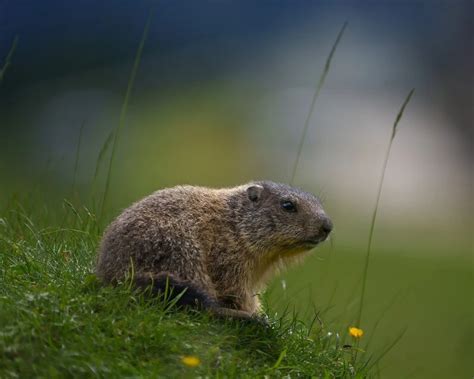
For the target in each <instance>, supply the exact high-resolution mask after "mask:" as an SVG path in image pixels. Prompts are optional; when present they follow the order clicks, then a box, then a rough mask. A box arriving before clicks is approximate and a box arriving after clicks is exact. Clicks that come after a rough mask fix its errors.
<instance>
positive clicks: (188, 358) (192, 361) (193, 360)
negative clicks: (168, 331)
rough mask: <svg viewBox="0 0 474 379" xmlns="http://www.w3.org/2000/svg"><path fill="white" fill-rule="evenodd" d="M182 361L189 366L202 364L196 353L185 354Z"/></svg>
mask: <svg viewBox="0 0 474 379" xmlns="http://www.w3.org/2000/svg"><path fill="white" fill-rule="evenodd" d="M181 362H182V363H183V364H184V365H186V366H188V367H196V366H199V365H200V364H201V360H200V359H199V358H198V357H195V356H194V355H185V356H184V357H182V358H181Z"/></svg>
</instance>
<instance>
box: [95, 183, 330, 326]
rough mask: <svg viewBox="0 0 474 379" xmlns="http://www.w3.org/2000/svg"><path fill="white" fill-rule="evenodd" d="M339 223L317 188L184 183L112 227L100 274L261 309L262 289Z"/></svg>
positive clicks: (210, 305) (233, 311)
mask: <svg viewBox="0 0 474 379" xmlns="http://www.w3.org/2000/svg"><path fill="white" fill-rule="evenodd" d="M331 230H332V223H331V220H330V219H329V217H328V216H327V215H326V213H325V212H324V210H323V209H322V206H321V203H320V201H319V200H318V198H317V197H315V196H314V195H312V194H310V193H307V192H304V191H302V190H299V189H296V188H293V187H290V186H288V185H285V184H279V183H273V182H270V181H259V182H251V183H248V184H245V185H241V186H237V187H233V188H223V189H211V188H204V187H195V186H178V187H174V188H167V189H162V190H159V191H156V192H155V193H153V194H151V195H150V196H148V197H145V198H144V199H142V200H140V201H138V202H137V203H135V204H133V205H132V206H131V207H129V208H127V209H126V210H125V211H123V213H122V214H121V215H120V216H118V217H117V218H116V219H115V220H114V221H113V222H112V223H111V224H110V226H109V227H108V228H107V230H106V231H105V233H104V236H103V238H102V242H101V245H100V251H99V257H98V264H97V275H98V277H99V278H100V279H102V280H103V281H105V282H106V283H117V282H119V281H121V280H123V279H125V278H126V277H127V275H128V276H129V275H130V273H131V272H132V273H133V274H132V275H133V280H134V283H135V285H136V286H137V287H138V288H142V289H145V288H147V287H150V288H151V289H152V291H153V292H154V293H158V292H160V291H163V289H164V288H165V285H168V286H169V287H173V288H174V290H175V291H176V290H177V291H183V290H184V292H183V295H182V297H181V298H180V299H179V303H180V304H183V305H190V304H193V303H196V305H197V304H199V305H200V306H202V307H204V308H207V309H209V310H210V311H211V312H215V313H216V314H221V315H230V316H235V317H242V318H247V317H252V316H256V315H258V312H259V310H260V302H259V299H258V295H257V294H258V292H260V291H262V289H263V288H264V286H265V284H266V282H267V281H268V280H269V279H270V277H271V276H272V274H274V273H275V271H278V270H279V269H280V268H282V267H284V266H286V265H287V264H288V263H291V262H292V261H295V260H298V259H300V258H301V257H303V256H304V255H305V254H304V253H305V252H308V251H309V250H311V249H312V248H313V247H315V246H316V245H317V244H319V243H320V242H322V241H324V240H325V239H326V238H327V237H328V235H329V233H330V232H331Z"/></svg>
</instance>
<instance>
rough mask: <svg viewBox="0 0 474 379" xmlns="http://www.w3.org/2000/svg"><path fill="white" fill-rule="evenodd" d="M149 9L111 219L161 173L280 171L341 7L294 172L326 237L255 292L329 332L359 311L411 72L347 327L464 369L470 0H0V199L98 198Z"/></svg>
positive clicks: (233, 178)
mask: <svg viewBox="0 0 474 379" xmlns="http://www.w3.org/2000/svg"><path fill="white" fill-rule="evenodd" d="M152 8H153V11H152V22H151V27H150V30H149V34H148V37H147V40H146V42H145V45H144V49H143V56H142V59H141V62H140V65H139V69H138V72H137V76H136V81H135V84H134V87H133V89H132V92H131V98H130V102H129V108H128V112H127V114H126V119H125V124H124V128H123V130H122V131H121V134H120V138H119V141H118V145H117V150H116V156H115V161H114V164H113V167H112V172H111V176H110V193H109V199H108V201H107V207H106V209H105V212H106V213H105V214H106V221H109V220H110V219H111V218H112V217H113V216H114V215H117V214H118V212H119V211H120V209H122V208H124V207H126V206H128V205H129V204H130V203H131V202H133V201H135V200H138V199H139V198H141V197H142V196H144V195H147V194H149V193H151V192H152V191H154V190H156V189H159V188H162V187H168V186H173V185H177V184H185V183H186V184H195V185H205V186H215V187H223V186H234V185H237V184H241V183H243V182H246V181H249V180H252V179H270V180H273V181H280V182H289V181H290V178H291V174H292V167H293V164H294V162H295V159H296V155H297V150H298V143H299V140H300V138H301V133H302V131H303V125H304V121H305V118H306V117H307V114H308V112H309V107H310V104H311V100H312V97H313V94H314V92H315V88H316V83H317V81H318V78H319V76H320V75H321V73H322V71H323V68H324V64H325V61H326V58H327V56H328V54H329V51H330V50H331V47H332V45H333V43H334V41H335V39H336V36H337V33H338V32H339V30H340V29H341V26H342V24H343V23H344V22H345V21H348V23H349V24H348V27H347V29H346V31H345V34H344V36H343V38H342V40H341V42H340V44H339V46H338V48H337V51H336V53H335V55H334V58H333V61H332V64H331V67H330V72H329V74H328V76H327V78H326V82H325V84H324V87H323V88H322V91H321V94H320V96H319V98H318V101H317V103H316V107H315V111H314V114H313V116H312V118H311V120H310V126H309V130H308V134H307V138H306V140H305V142H304V146H303V151H302V155H301V160H300V164H299V166H298V170H297V173H296V178H295V183H294V184H295V185H297V186H299V187H302V188H303V189H305V190H307V191H310V192H313V193H315V194H318V195H320V196H321V197H322V199H323V201H324V206H325V208H326V210H327V212H328V213H329V214H330V215H331V216H332V218H333V221H334V224H335V234H334V238H333V239H332V243H331V244H329V243H328V244H326V246H324V247H322V248H319V249H317V250H316V251H315V254H314V255H313V256H312V257H311V258H309V259H308V261H307V264H305V265H304V266H303V267H298V268H293V269H291V270H290V271H289V272H288V273H286V274H285V275H284V276H282V277H280V278H278V279H276V280H275V281H274V282H273V283H272V285H271V289H270V291H269V296H268V298H269V303H270V306H271V308H272V309H274V310H276V311H279V312H281V310H282V309H284V308H285V307H286V306H287V305H288V304H291V305H292V306H294V307H296V309H297V310H298V311H299V312H300V313H301V314H302V317H306V316H307V318H308V319H310V318H311V312H312V311H313V309H316V310H320V311H324V312H323V315H322V319H323V321H324V322H325V325H324V327H325V328H326V329H327V330H328V331H332V332H339V333H341V336H343V334H345V333H346V330H347V327H348V326H349V325H350V324H351V322H353V321H354V319H355V315H356V312H357V301H358V296H359V293H360V285H361V275H362V271H363V264H364V257H365V249H366V246H367V238H368V231H369V226H370V217H371V213H372V210H373V206H374V202H375V197H376V192H377V184H378V180H379V178H380V174H381V169H382V165H383V158H384V154H385V151H386V149H387V146H388V142H389V139H390V135H391V128H392V125H393V122H394V119H395V117H396V115H397V113H398V111H399V109H400V106H401V104H402V102H403V100H404V99H405V97H406V95H407V94H408V92H409V90H410V89H411V88H413V87H414V88H416V91H415V95H414V96H413V98H412V100H411V102H410V103H409V104H408V106H407V108H406V110H405V114H404V115H403V118H402V120H401V121H400V124H399V129H398V133H397V136H396V138H395V141H394V144H393V148H392V152H391V156H390V160H389V163H388V168H387V173H386V177H385V182H384V187H383V192H382V197H381V202H380V208H379V217H378V220H377V224H376V228H375V236H374V243H373V251H372V260H371V263H370V267H369V277H368V292H367V300H366V306H365V307H364V314H363V323H362V325H360V326H361V327H362V328H363V329H364V330H365V331H366V334H365V336H364V337H365V340H363V341H362V342H363V345H364V343H367V342H370V344H369V348H368V352H367V353H366V354H367V357H368V356H369V355H374V356H375V357H376V356H377V355H379V354H381V353H382V352H383V351H384V348H386V347H389V346H390V344H391V343H392V342H393V341H394V340H395V339H396V338H397V336H398V335H399V334H400V333H401V331H402V330H403V329H405V328H406V332H405V334H404V335H403V337H402V339H401V340H400V341H399V342H398V343H397V344H396V345H395V347H394V348H393V349H392V350H391V351H390V352H389V354H388V355H387V356H386V357H384V359H383V360H382V361H381V362H380V364H379V370H380V372H381V373H382V377H387V378H399V377H407V378H408V377H413V378H447V377H451V378H458V377H459V378H461V377H471V376H472V375H473V374H474V365H473V363H472V356H473V354H474V330H473V329H474V327H473V310H474V307H473V305H474V304H473V302H472V300H473V288H474V286H473V265H472V264H473V259H472V258H473V256H472V230H473V228H472V227H473V219H472V214H473V211H474V209H473V202H472V189H473V188H472V186H473V160H472V141H473V138H472V137H473V135H472V133H473V132H472V121H473V114H472V106H473V76H472V67H473V63H474V62H473V45H472V36H473V10H474V9H473V8H474V6H473V2H472V1H461V0H450V1H448V0H446V1H428V0H425V1H419V0H415V1H368V0H363V1H290V0H287V1H261V2H255V1H231V0H227V1H226V0H213V1H211V0H207V1H204V0H202V1H199V2H197V1H182V2H175V1H147V0H140V1H138V0H135V1H120V2H117V1H102V2H97V1H92V0H81V1H74V2H72V1H70V2H64V1H53V0H44V1H41V2H38V1H33V0H30V1H26V0H11V1H8V0H0V31H1V32H0V62H2V63H1V64H0V67H2V66H3V64H4V63H5V61H4V59H5V58H6V56H7V55H8V52H9V50H10V47H11V45H12V42H13V40H14V38H15V36H18V37H19V39H18V44H17V47H16V50H15V51H14V54H13V56H12V60H11V65H9V67H8V68H7V70H6V72H5V75H4V78H3V80H2V81H1V82H0V203H2V204H6V203H7V202H8V201H10V200H11V199H12V197H15V196H19V195H26V194H29V193H35V194H37V197H36V199H38V200H37V201H39V203H40V204H39V205H41V206H43V205H44V204H59V205H60V204H61V203H62V201H63V199H64V198H67V199H74V201H76V202H77V203H80V204H85V205H88V206H90V207H94V204H95V205H97V200H98V199H99V200H100V199H101V196H102V193H103V190H104V184H105V179H106V176H107V166H108V160H109V157H110V151H111V149H110V136H111V133H112V132H113V131H114V130H115V129H116V128H117V125H118V123H119V117H120V111H121V107H122V103H123V100H124V96H125V91H126V88H127V82H128V79H129V76H130V72H131V69H132V65H133V61H134V58H135V55H136V51H137V48H138V45H139V43H140V39H141V36H142V33H143V29H144V26H145V23H146V20H147V17H148V15H149V14H150V10H151V9H152ZM107 141H109V143H108V142H107ZM101 151H103V153H102V154H101Z"/></svg>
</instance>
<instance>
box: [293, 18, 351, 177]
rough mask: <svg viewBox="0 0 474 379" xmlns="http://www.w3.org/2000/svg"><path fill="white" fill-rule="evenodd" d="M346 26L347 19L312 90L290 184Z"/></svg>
mask: <svg viewBox="0 0 474 379" xmlns="http://www.w3.org/2000/svg"><path fill="white" fill-rule="evenodd" d="M346 27H347V21H346V22H344V24H343V25H342V28H341V30H340V31H339V34H338V35H337V37H336V41H334V44H333V45H332V48H331V51H330V52H329V55H328V57H327V59H326V64H325V65H324V70H323V72H322V73H321V76H320V77H319V81H318V84H317V85H316V91H315V92H314V95H313V100H312V101H311V105H310V107H309V112H308V115H307V116H306V120H305V122H304V128H303V133H302V134H301V139H300V142H299V144H298V152H297V153H296V160H295V163H294V165H293V170H292V172H291V180H290V184H293V182H294V181H295V176H296V170H297V169H298V165H299V163H300V157H301V152H302V151H303V145H304V141H305V139H306V134H307V133H308V128H309V122H310V120H311V116H312V115H313V112H314V108H315V105H316V100H317V99H318V97H319V93H320V92H321V88H323V85H324V81H325V80H326V76H327V75H328V72H329V69H330V68H331V61H332V57H333V56H334V53H335V51H336V48H337V45H339V42H340V40H341V38H342V35H343V34H344V31H345V30H346Z"/></svg>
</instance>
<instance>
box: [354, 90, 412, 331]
mask: <svg viewBox="0 0 474 379" xmlns="http://www.w3.org/2000/svg"><path fill="white" fill-rule="evenodd" d="M414 92H415V89H414V88H413V89H412V90H411V91H410V92H409V93H408V95H407V97H406V98H405V101H404V102H403V104H402V106H401V108H400V110H399V111H398V114H397V117H396V118H395V122H394V123H393V128H392V135H391V137H390V142H389V144H388V148H387V151H386V153H385V159H384V163H383V167H382V174H381V176H380V180H379V184H378V189H377V198H376V200H375V207H374V211H373V213H372V221H371V222H370V230H369V239H368V244H367V253H366V255H365V262H364V271H363V274H362V290H361V294H360V301H359V311H358V314H357V320H356V326H358V327H360V325H361V322H362V309H363V307H364V300H365V290H366V284H367V274H368V272H369V261H370V253H371V249H372V239H373V235H374V228H375V222H376V220H377V211H378V208H379V202H380V196H381V194H382V187H383V182H384V178H385V172H386V171H387V164H388V159H389V157H390V150H391V149H392V143H393V140H394V139H395V135H396V133H397V127H398V123H399V122H400V120H401V118H402V116H403V112H404V111H405V107H406V106H407V104H408V102H409V101H410V99H411V97H412V95H413V93H414Z"/></svg>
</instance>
